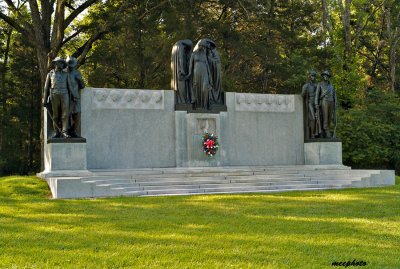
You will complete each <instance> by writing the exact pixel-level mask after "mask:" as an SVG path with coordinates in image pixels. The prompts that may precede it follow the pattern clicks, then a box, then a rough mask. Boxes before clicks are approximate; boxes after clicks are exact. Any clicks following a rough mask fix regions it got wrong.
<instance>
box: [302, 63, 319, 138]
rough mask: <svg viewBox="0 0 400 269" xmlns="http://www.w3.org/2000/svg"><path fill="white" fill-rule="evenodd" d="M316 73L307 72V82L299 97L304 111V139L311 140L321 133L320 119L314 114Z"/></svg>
mask: <svg viewBox="0 0 400 269" xmlns="http://www.w3.org/2000/svg"><path fill="white" fill-rule="evenodd" d="M316 77H317V73H316V72H315V71H314V70H312V71H310V72H309V81H308V82H307V83H306V84H304V85H303V88H302V91H301V95H302V96H303V98H304V101H305V102H304V103H305V109H306V120H305V126H306V128H305V130H306V138H307V139H313V138H315V137H316V136H318V135H319V134H320V133H321V131H322V130H321V124H320V117H319V115H318V114H317V113H316V107H315V94H316V91H317V83H316V82H315V79H316Z"/></svg>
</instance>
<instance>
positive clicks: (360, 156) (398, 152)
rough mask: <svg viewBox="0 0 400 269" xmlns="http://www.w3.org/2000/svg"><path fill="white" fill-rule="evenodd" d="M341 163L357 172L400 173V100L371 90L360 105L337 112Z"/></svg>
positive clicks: (395, 96)
mask: <svg viewBox="0 0 400 269" xmlns="http://www.w3.org/2000/svg"><path fill="white" fill-rule="evenodd" d="M339 122H340V124H339V125H338V136H339V137H340V138H342V140H343V160H344V162H345V163H346V164H349V165H351V166H353V167H359V168H390V169H396V170H397V172H399V169H400V99H399V97H398V96H397V95H394V94H389V93H384V92H380V91H377V90H371V92H370V93H368V96H367V97H366V99H365V102H364V103H363V104H360V105H358V106H357V107H355V108H353V109H350V110H340V113H339Z"/></svg>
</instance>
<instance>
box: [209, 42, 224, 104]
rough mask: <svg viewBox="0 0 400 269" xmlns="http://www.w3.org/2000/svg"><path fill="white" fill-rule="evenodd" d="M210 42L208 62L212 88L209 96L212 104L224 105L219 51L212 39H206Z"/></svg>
mask: <svg viewBox="0 0 400 269" xmlns="http://www.w3.org/2000/svg"><path fill="white" fill-rule="evenodd" d="M205 40H206V41H207V42H208V47H207V61H208V65H209V67H210V72H211V77H212V79H211V81H212V88H211V92H210V96H209V103H210V104H217V105H221V104H222V102H223V101H222V74H221V58H220V57H219V53H218V51H217V46H216V45H215V42H214V41H212V40H211V39H205Z"/></svg>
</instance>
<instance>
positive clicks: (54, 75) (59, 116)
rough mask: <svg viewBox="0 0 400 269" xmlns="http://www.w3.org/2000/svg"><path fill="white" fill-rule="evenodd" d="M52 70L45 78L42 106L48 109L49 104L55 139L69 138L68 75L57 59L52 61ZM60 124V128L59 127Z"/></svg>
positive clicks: (69, 86) (62, 63)
mask: <svg viewBox="0 0 400 269" xmlns="http://www.w3.org/2000/svg"><path fill="white" fill-rule="evenodd" d="M53 63H54V69H53V70H51V71H50V72H49V73H48V74H47V77H46V82H45V86H44V91H43V92H44V94H43V100H42V103H43V106H45V107H48V108H50V106H49V103H51V109H52V114H53V115H52V116H50V117H51V118H52V121H53V129H54V131H55V135H54V137H55V138H58V137H62V138H69V137H70V135H69V134H68V126H69V123H68V119H69V111H70V108H69V103H70V102H69V101H70V97H69V93H70V91H71V85H70V82H69V78H68V73H67V72H65V71H64V70H63V69H65V68H66V67H67V64H66V62H65V60H64V59H62V58H60V57H57V58H55V59H54V60H53ZM60 123H61V126H60V125H59V124H60Z"/></svg>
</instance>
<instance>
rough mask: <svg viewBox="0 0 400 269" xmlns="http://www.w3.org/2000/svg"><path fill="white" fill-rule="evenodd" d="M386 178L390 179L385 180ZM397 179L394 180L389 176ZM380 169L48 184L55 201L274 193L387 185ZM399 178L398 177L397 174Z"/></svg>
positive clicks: (95, 176) (157, 172) (171, 172)
mask: <svg viewBox="0 0 400 269" xmlns="http://www.w3.org/2000/svg"><path fill="white" fill-rule="evenodd" d="M382 173H383V174H384V176H382ZM389 176H391V175H389ZM384 177H388V176H387V175H385V173H384V172H381V171H379V170H350V169H349V168H348V167H345V166H340V165H337V166H329V165H326V166H309V165H299V166H280V167H278V166H273V167H259V166H257V167H215V168H214V167H210V168H209V167H203V168H193V169H192V168H158V169H138V170H114V171H100V170H94V171H90V173H89V174H88V173H86V174H84V175H82V176H81V177H79V176H73V177H72V176H68V175H64V176H57V177H54V178H52V179H48V182H49V185H50V186H51V188H52V192H53V195H54V193H57V191H54V190H57V189H60V190H61V189H63V190H69V191H64V193H63V192H58V193H57V195H54V196H55V198H79V197H112V196H156V195H194V194H216V193H220V194H222V193H268V192H284V191H293V190H302V191H303V190H325V189H341V188H353V187H369V186H381V185H385V181H384ZM393 177H394V175H393Z"/></svg>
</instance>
